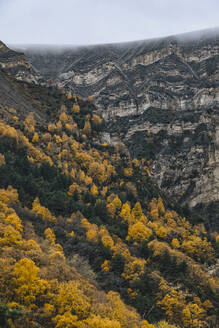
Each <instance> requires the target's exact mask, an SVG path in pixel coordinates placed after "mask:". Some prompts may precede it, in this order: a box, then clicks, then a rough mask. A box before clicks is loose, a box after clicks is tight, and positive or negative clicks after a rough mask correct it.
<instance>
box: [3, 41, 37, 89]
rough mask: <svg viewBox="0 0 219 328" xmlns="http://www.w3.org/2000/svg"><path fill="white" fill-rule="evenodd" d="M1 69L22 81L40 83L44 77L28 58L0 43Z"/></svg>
mask: <svg viewBox="0 0 219 328" xmlns="http://www.w3.org/2000/svg"><path fill="white" fill-rule="evenodd" d="M0 68H1V69H3V70H4V71H5V72H6V73H7V74H9V75H11V76H13V78H16V79H17V80H20V81H26V82H34V83H40V82H42V77H41V76H40V74H39V73H38V72H36V70H34V69H33V68H32V66H31V65H30V64H29V63H28V61H27V58H26V56H25V55H24V54H23V53H21V52H17V51H13V50H12V49H10V48H8V47H7V46H6V45H5V44H4V43H3V42H1V41H0Z"/></svg>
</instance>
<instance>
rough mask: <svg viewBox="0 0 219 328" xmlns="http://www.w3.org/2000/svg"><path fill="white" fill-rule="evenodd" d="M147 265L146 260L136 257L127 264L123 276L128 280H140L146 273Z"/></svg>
mask: <svg viewBox="0 0 219 328" xmlns="http://www.w3.org/2000/svg"><path fill="white" fill-rule="evenodd" d="M145 264H146V261H145V260H144V259H139V258H137V257H134V258H133V259H132V260H131V261H129V262H127V263H126V264H125V269H124V272H123V273H122V276H123V277H124V278H125V279H127V280H135V279H138V278H139V276H141V275H143V273H144V267H145Z"/></svg>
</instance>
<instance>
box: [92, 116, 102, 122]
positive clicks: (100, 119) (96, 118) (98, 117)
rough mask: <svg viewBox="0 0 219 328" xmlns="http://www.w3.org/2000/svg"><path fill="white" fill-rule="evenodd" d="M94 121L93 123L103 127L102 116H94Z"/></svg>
mask: <svg viewBox="0 0 219 328" xmlns="http://www.w3.org/2000/svg"><path fill="white" fill-rule="evenodd" d="M92 121H93V123H94V124H96V125H101V123H102V118H101V117H100V116H98V115H96V114H94V115H93V117H92Z"/></svg>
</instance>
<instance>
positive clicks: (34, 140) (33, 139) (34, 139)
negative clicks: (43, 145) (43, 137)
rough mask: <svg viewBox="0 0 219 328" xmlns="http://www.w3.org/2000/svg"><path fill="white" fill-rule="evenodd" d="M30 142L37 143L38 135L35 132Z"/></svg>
mask: <svg viewBox="0 0 219 328" xmlns="http://www.w3.org/2000/svg"><path fill="white" fill-rule="evenodd" d="M32 142H34V143H37V142H39V135H38V133H37V132H34V135H33V138H32Z"/></svg>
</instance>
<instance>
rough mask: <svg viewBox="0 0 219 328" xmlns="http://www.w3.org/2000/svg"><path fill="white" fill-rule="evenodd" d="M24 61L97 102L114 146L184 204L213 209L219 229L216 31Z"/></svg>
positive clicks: (45, 51)
mask: <svg viewBox="0 0 219 328" xmlns="http://www.w3.org/2000/svg"><path fill="white" fill-rule="evenodd" d="M25 54H26V55H27V57H28V58H29V61H30V63H31V64H32V65H33V66H34V67H35V68H36V69H37V70H39V71H40V72H41V74H42V75H43V76H44V77H45V78H46V79H52V80H55V81H56V83H57V84H58V85H59V86H60V87H64V88H65V89H66V90H67V91H72V92H73V93H76V94H79V95H81V96H82V97H88V96H93V97H94V99H95V103H96V104H97V106H98V108H99V110H100V111H101V112H102V114H103V116H104V117H105V118H106V120H108V124H107V132H108V133H110V139H111V142H115V141H119V140H121V141H123V142H125V143H126V144H127V145H128V147H129V149H130V151H131V153H132V154H133V155H134V156H144V157H145V158H146V159H149V158H152V159H153V162H152V170H151V172H152V175H153V176H154V178H155V179H156V181H157V182H158V184H159V185H160V186H161V188H162V189H163V190H165V191H166V192H168V193H169V194H170V195H171V196H172V197H174V198H175V200H177V201H178V202H180V203H182V204H185V203H188V204H189V205H190V206H191V207H195V206H196V207H200V204H202V205H201V206H202V207H203V208H205V210H206V208H207V207H206V206H208V205H209V204H211V203H212V202H213V204H214V206H213V207H212V206H211V207H210V209H211V210H210V211H209V210H207V214H208V215H210V216H211V215H212V216H213V217H214V223H215V222H216V221H217V218H216V217H217V212H219V211H217V206H218V205H217V204H218V203H219V32H218V31H210V33H207V34H205V33H202V34H200V35H199V36H197V35H195V34H189V35H186V36H183V37H170V38H166V39H161V40H160V39H157V40H149V41H141V42H134V43H128V44H121V45H105V46H93V47H81V48H77V49H76V48H65V49H64V48H63V49H62V48H60V49H55V48H35V49H31V48H29V49H26V51H25ZM108 139H109V138H108ZM212 213H213V214H212ZM205 214H206V213H205Z"/></svg>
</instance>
